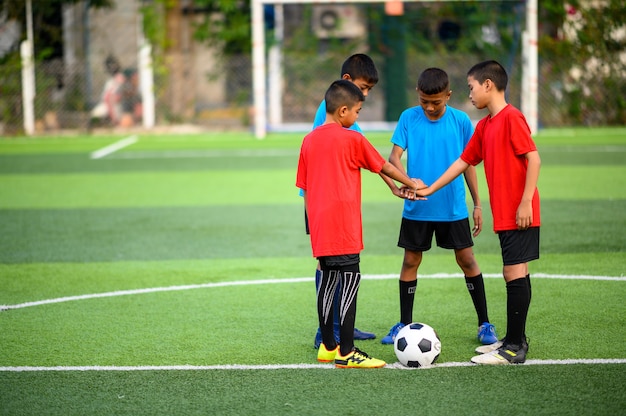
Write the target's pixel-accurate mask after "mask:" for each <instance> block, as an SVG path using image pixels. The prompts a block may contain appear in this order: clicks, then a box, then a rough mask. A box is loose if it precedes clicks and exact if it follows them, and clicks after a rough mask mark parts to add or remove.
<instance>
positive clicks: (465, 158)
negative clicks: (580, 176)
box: [418, 61, 541, 364]
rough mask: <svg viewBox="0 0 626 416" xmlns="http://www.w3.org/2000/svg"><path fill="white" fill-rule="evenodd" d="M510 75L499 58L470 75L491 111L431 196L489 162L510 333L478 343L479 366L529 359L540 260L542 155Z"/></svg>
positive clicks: (473, 90) (475, 93) (476, 100)
mask: <svg viewBox="0 0 626 416" xmlns="http://www.w3.org/2000/svg"><path fill="white" fill-rule="evenodd" d="M507 82H508V76H507V74H506V71H505V69H504V68H503V67H502V65H500V64H499V63H498V62H496V61H485V62H481V63H479V64H476V65H474V66H473V67H472V68H471V69H470V70H469V71H468V73H467V83H468V86H469V90H470V94H469V97H470V100H471V101H472V104H473V105H474V106H475V107H476V108H479V109H483V108H487V109H488V110H489V115H488V116H487V117H485V118H483V119H482V120H480V121H479V122H478V125H477V126H476V130H475V131H474V135H473V136H472V138H471V139H470V141H469V143H468V145H467V147H466V148H465V150H464V151H463V153H462V154H461V157H460V158H459V159H457V160H456V161H455V162H454V163H453V164H452V165H451V166H450V167H449V168H448V170H446V172H444V173H443V174H442V175H441V176H440V177H439V179H437V180H436V181H435V182H434V183H433V184H432V185H431V186H429V187H428V188H426V189H425V190H422V191H420V192H418V194H419V195H424V196H426V195H430V194H432V193H433V192H435V191H436V190H438V189H440V188H441V187H443V186H444V185H446V184H447V183H449V182H450V181H451V180H452V179H454V178H456V177H457V176H458V175H459V174H461V173H463V172H464V171H465V169H467V167H468V166H470V165H471V166H475V165H477V164H478V163H480V162H484V168H485V176H486V177H487V185H488V187H489V203H490V205H491V212H492V215H493V229H494V231H495V232H496V233H497V234H498V237H499V238H500V248H501V251H502V262H503V270H502V273H503V275H504V281H505V282H506V293H507V328H506V336H505V337H504V338H503V339H502V340H500V341H498V342H496V343H494V344H491V345H484V346H482V347H478V348H477V349H476V352H477V353H479V354H481V355H477V356H475V357H473V358H472V362H474V363H477V364H521V363H523V362H525V361H526V354H527V352H528V342H527V339H526V317H527V315H528V309H529V306H530V300H531V286H530V275H529V273H528V262H530V261H532V260H536V259H538V258H539V226H540V224H541V219H540V211H539V192H538V190H537V180H538V179H539V169H540V167H541V159H540V157H539V153H538V152H537V146H536V145H535V143H534V142H533V139H532V137H531V135H530V128H529V127H528V124H527V123H526V119H525V118H524V115H523V114H522V113H521V112H520V111H519V110H518V109H516V108H515V107H513V106H512V105H510V104H508V103H507V102H506V98H505V91H506V86H507Z"/></svg>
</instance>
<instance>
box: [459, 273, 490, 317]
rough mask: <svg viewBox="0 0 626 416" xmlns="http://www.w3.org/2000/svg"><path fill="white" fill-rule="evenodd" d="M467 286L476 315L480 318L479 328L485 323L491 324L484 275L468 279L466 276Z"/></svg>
mask: <svg viewBox="0 0 626 416" xmlns="http://www.w3.org/2000/svg"><path fill="white" fill-rule="evenodd" d="M465 285H466V286H467V290H468V291H469V294H470V296H471V297H472V302H474V309H476V315H477V316H478V326H480V325H482V324H483V323H485V322H489V314H488V313H487V296H486V295H485V282H484V281H483V274H482V273H481V274H479V275H478V276H474V277H468V276H465Z"/></svg>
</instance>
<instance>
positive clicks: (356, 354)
mask: <svg viewBox="0 0 626 416" xmlns="http://www.w3.org/2000/svg"><path fill="white" fill-rule="evenodd" d="M386 364H387V363H386V362H384V361H383V360H379V359H377V358H374V357H370V356H369V355H367V354H366V353H364V352H363V351H361V350H359V349H358V348H355V349H353V350H352V351H350V353H349V354H348V355H345V356H342V355H341V352H339V351H337V356H336V357H335V367H338V368H380V367H384V366H385V365H386Z"/></svg>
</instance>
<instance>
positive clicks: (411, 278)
mask: <svg viewBox="0 0 626 416" xmlns="http://www.w3.org/2000/svg"><path fill="white" fill-rule="evenodd" d="M421 262H422V252H421V251H412V250H408V249H405V250H404V260H403V261H402V269H401V270H400V280H399V281H398V289H399V291H398V292H399V294H400V320H399V321H398V322H397V323H396V324H394V325H393V326H392V327H391V329H390V330H389V333H388V334H387V335H385V336H384V337H383V339H382V340H381V341H380V342H381V344H387V345H389V344H393V342H394V340H395V338H396V335H397V334H398V332H399V331H400V330H401V329H402V328H403V327H404V326H405V325H408V324H410V323H411V322H413V305H414V303H415V291H416V290H417V269H418V267H419V265H420V263H421Z"/></svg>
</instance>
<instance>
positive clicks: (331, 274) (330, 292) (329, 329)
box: [317, 261, 339, 350]
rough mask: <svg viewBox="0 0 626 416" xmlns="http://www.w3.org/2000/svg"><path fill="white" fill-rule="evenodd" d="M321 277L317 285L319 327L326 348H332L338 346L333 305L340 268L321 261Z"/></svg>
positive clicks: (334, 306)
mask: <svg viewBox="0 0 626 416" xmlns="http://www.w3.org/2000/svg"><path fill="white" fill-rule="evenodd" d="M320 265H321V270H320V273H319V275H320V279H319V286H318V287H317V316H318V321H319V328H320V331H321V335H322V342H323V343H324V345H325V346H326V349H328V350H332V349H334V348H335V347H336V346H337V341H336V339H335V335H334V333H333V320H332V316H333V309H335V308H336V305H333V303H334V302H333V300H334V293H335V290H336V288H337V284H338V282H339V270H338V269H337V268H333V267H328V266H326V265H325V263H324V262H323V261H321V262H320Z"/></svg>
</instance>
